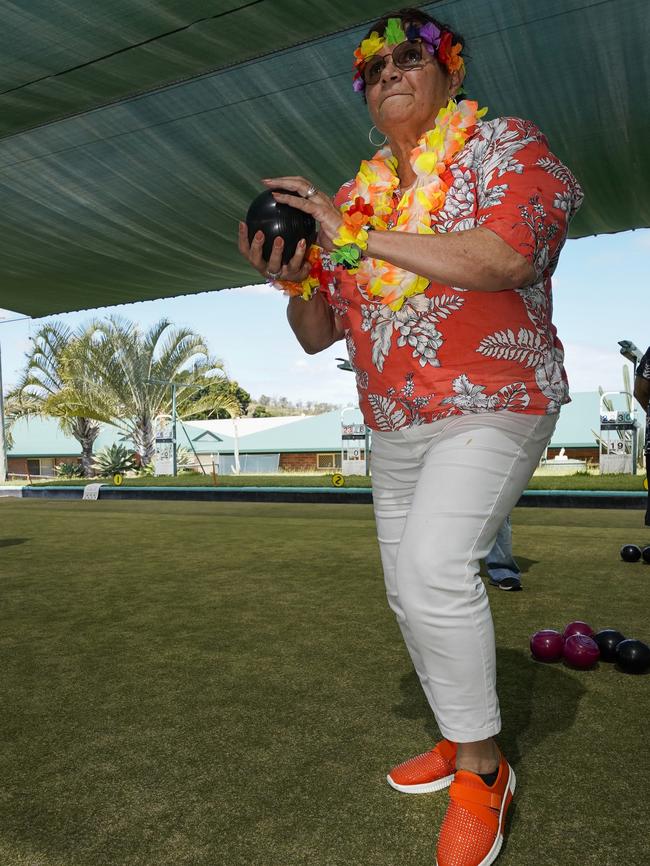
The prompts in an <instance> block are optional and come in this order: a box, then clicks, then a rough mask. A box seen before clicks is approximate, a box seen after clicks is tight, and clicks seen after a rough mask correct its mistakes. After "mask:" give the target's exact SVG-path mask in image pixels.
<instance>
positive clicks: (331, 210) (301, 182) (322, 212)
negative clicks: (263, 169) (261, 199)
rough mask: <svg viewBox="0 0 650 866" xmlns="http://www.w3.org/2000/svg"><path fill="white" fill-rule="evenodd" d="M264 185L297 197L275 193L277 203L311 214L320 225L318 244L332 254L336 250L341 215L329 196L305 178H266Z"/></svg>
mask: <svg viewBox="0 0 650 866" xmlns="http://www.w3.org/2000/svg"><path fill="white" fill-rule="evenodd" d="M262 183H264V184H266V186H268V187H271V188H280V189H286V190H290V191H291V192H292V193H295V195H290V194H289V195H285V194H284V193H279V192H274V193H273V197H274V198H275V200H276V201H280V202H282V203H283V204H288V205H291V207H295V208H296V209H297V210H301V211H304V212H305V213H308V214H311V215H312V216H313V217H314V219H315V220H316V222H318V224H319V232H318V243H319V244H320V246H322V247H323V249H325V250H327V251H328V252H330V251H331V250H333V249H334V244H333V243H332V241H333V239H334V238H335V237H336V235H337V234H338V231H339V228H340V227H341V222H342V220H341V213H340V211H339V209H338V208H337V207H336V206H335V205H334V204H332V201H331V199H330V197H329V196H328V195H326V194H325V193H324V192H320V190H317V189H316V187H315V186H314V185H313V184H312V183H310V181H308V180H306V179H305V178H304V177H271V178H264V180H263V181H262Z"/></svg>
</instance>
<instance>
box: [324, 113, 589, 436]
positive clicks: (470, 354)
mask: <svg viewBox="0 0 650 866" xmlns="http://www.w3.org/2000/svg"><path fill="white" fill-rule="evenodd" d="M443 178H444V180H445V182H446V183H447V184H448V186H449V190H448V192H447V196H446V198H445V202H444V205H443V207H442V209H441V210H440V211H438V212H437V213H436V214H435V215H434V217H435V219H434V218H433V217H432V220H433V222H432V225H434V227H435V230H436V231H437V232H439V233H443V232H451V231H465V230H469V229H473V228H477V227H479V226H483V227H486V228H488V229H490V230H491V231H493V232H494V233H495V234H497V235H498V236H499V237H501V238H502V239H503V240H504V241H505V242H506V243H508V244H509V246H511V247H512V248H513V249H515V250H516V251H517V252H519V253H520V254H521V255H523V256H524V257H525V258H526V259H527V260H528V261H529V262H530V263H531V264H532V265H533V267H534V269H535V273H536V278H535V280H534V282H532V283H531V284H530V285H527V286H521V287H520V288H518V289H514V290H511V291H501V292H478V291H471V290H469V289H463V288H460V287H454V286H444V285H439V284H434V283H431V284H430V285H429V287H428V288H427V290H426V291H425V293H424V294H420V295H414V296H412V297H410V298H407V299H406V301H405V302H404V304H403V306H402V307H401V308H400V309H399V310H397V311H393V310H391V309H390V307H388V306H387V305H385V304H383V303H381V301H378V300H377V299H376V298H374V297H372V296H370V295H368V293H367V292H366V291H364V290H363V288H362V287H361V286H359V285H357V283H356V281H355V279H354V276H353V275H352V274H350V273H348V272H345V273H343V274H341V273H340V271H337V275H336V277H335V278H333V279H332V280H331V281H330V284H329V297H328V300H329V302H330V304H331V305H332V308H333V310H334V312H335V313H336V314H337V315H339V316H341V317H342V321H343V324H344V327H345V331H346V341H347V345H348V353H349V357H350V362H351V364H352V366H353V368H354V370H355V373H356V377H357V386H358V391H359V399H360V404H361V408H362V410H363V413H364V418H365V420H366V423H367V424H368V425H369V426H370V427H373V428H375V429H378V430H400V429H402V428H404V427H410V426H415V425H418V424H423V423H428V422H431V421H434V420H438V419H439V418H443V417H448V416H450V415H458V414H468V413H479V412H497V411H503V410H508V411H511V412H527V413H531V414H538V415H539V414H553V413H556V412H558V411H559V409H560V407H561V406H562V404H563V403H566V402H568V400H569V396H568V384H567V379H566V374H565V372H564V367H563V359H564V350H563V348H562V344H561V343H560V341H559V340H558V338H557V333H556V330H555V327H554V325H553V323H552V320H551V314H552V296H551V275H552V274H553V272H554V270H555V267H556V264H557V261H558V257H559V254H560V251H561V249H562V246H563V244H564V241H565V239H566V235H567V230H568V224H569V220H570V219H571V217H572V216H573V215H574V214H575V212H576V211H577V209H578V207H579V206H580V204H581V201H582V191H581V189H580V186H579V184H578V182H577V181H576V179H575V178H574V177H573V175H572V174H571V172H570V171H569V169H568V168H567V167H566V166H564V165H563V164H562V163H561V162H560V161H559V160H558V159H557V158H556V157H555V156H554V155H553V154H552V153H551V151H550V150H549V148H548V144H547V142H546V139H545V138H544V136H543V135H542V133H541V132H540V131H539V130H538V129H537V127H536V126H535V125H534V124H533V123H531V122H529V121H526V120H520V119H518V118H497V119H495V120H492V121H489V122H483V123H480V124H479V125H478V127H477V131H476V133H475V134H474V135H473V137H472V138H471V139H470V140H469V141H468V142H467V144H466V146H465V148H464V149H463V150H462V151H460V152H459V153H458V154H457V155H456V157H455V158H454V160H453V162H452V163H451V165H450V166H449V168H448V170H447V172H446V173H445V175H444V176H443ZM347 188H348V185H347V184H346V185H344V186H343V187H342V188H341V190H340V191H339V194H338V196H337V197H336V198H335V201H336V202H337V203H338V202H339V201H341V200H344V198H345V197H346V194H347ZM396 203H397V197H396V199H395V204H396ZM326 296H327V293H326Z"/></svg>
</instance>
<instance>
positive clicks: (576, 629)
mask: <svg viewBox="0 0 650 866" xmlns="http://www.w3.org/2000/svg"><path fill="white" fill-rule="evenodd" d="M574 634H584V635H586V636H587V637H593V636H594V630H593V628H592V627H591V626H590V625H588V623H586V622H583V621H582V620H581V619H574V620H573V622H570V623H569V624H568V626H567V627H566V628H565V629H564V631H563V632H562V636H563V637H564V640H566V639H567V638H569V637H571V636H572V635H574Z"/></svg>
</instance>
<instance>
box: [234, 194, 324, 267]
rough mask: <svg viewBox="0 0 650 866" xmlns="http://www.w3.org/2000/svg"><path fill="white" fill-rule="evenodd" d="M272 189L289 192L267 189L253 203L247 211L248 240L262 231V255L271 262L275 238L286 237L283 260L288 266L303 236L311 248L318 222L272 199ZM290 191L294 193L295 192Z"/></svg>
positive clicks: (250, 240) (308, 215)
mask: <svg viewBox="0 0 650 866" xmlns="http://www.w3.org/2000/svg"><path fill="white" fill-rule="evenodd" d="M273 192H288V190H279V189H276V190H266V191H265V192H263V193H260V195H258V196H257V198H254V199H253V201H252V202H251V205H250V207H249V208H248V213H247V214H246V225H247V226H248V242H249V243H252V241H253V236H254V235H255V233H256V232H258V231H261V232H263V233H264V246H263V248H262V258H263V259H264V261H265V262H268V260H269V258H270V257H271V250H272V248H273V241H274V240H275V238H277V237H281V238H282V239H283V240H284V249H283V250H282V263H283V264H285V265H286V263H287V262H288V261H289V259H290V258H291V257H292V256H293V254H294V253H295V251H296V247H297V245H298V241H299V240H301V239H302V238H304V239H305V240H306V241H307V247H306V249H309V246H310V244H313V242H314V241H315V240H316V221H315V220H314V218H313V216H312V215H311V214H308V213H303V211H301V210H298V209H297V208H295V207H290V206H289V205H288V204H282V203H281V202H277V201H276V200H275V199H274V198H273V195H272V193H273ZM290 194H291V195H295V193H290Z"/></svg>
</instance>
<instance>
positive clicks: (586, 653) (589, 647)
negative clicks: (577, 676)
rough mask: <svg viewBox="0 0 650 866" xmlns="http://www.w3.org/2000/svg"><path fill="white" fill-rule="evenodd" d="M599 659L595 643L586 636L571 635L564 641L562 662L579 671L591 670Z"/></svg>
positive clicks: (598, 651)
mask: <svg viewBox="0 0 650 866" xmlns="http://www.w3.org/2000/svg"><path fill="white" fill-rule="evenodd" d="M599 658H600V650H599V649H598V644H597V643H596V641H595V640H594V639H593V638H591V637H588V635H586V634H572V635H571V637H568V638H567V639H566V640H565V641H564V660H565V661H566V663H567V664H569V665H571V667H574V668H580V670H587V669H588V668H592V667H593V666H594V665H595V664H596V662H597V661H598V659H599Z"/></svg>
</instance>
